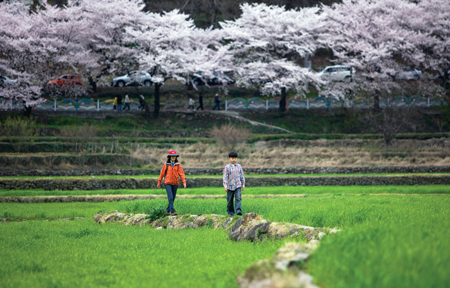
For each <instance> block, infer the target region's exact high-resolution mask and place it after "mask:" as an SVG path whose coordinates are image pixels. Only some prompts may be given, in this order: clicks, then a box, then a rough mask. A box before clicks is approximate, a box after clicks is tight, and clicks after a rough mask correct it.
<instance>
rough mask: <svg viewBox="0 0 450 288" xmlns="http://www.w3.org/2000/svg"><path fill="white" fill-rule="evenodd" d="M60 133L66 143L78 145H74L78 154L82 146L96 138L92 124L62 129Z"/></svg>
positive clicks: (95, 131)
mask: <svg viewBox="0 0 450 288" xmlns="http://www.w3.org/2000/svg"><path fill="white" fill-rule="evenodd" d="M60 133H61V136H63V137H64V138H65V140H66V142H72V143H73V142H75V143H76V144H79V145H76V147H77V148H76V152H77V153H78V152H79V151H81V148H82V147H83V146H84V145H86V144H87V143H88V142H89V141H90V140H92V139H93V138H94V137H96V136H97V134H98V130H97V128H96V127H95V126H93V125H92V124H87V123H84V124H83V125H82V126H76V127H63V128H61V132H60Z"/></svg>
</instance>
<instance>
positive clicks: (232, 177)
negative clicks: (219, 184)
mask: <svg viewBox="0 0 450 288" xmlns="http://www.w3.org/2000/svg"><path fill="white" fill-rule="evenodd" d="M223 187H226V188H227V189H228V190H236V189H237V188H241V187H245V177H244V170H242V166H241V165H239V164H234V165H233V164H231V163H230V164H228V165H227V166H225V169H223Z"/></svg>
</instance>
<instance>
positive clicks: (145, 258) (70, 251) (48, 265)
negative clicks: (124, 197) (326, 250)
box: [0, 220, 281, 288]
mask: <svg viewBox="0 0 450 288" xmlns="http://www.w3.org/2000/svg"><path fill="white" fill-rule="evenodd" d="M226 234H227V232H226V231H224V230H213V229H208V228H203V229H197V230H155V229H153V228H150V227H149V226H145V227H129V226H120V225H103V226H100V225H98V224H96V223H94V222H93V221H92V220H81V221H72V222H64V223H61V222H22V223H8V224H7V225H4V226H2V235H1V236H0V243H2V249H1V251H0V259H2V263H5V262H4V261H7V262H8V265H1V266H0V279H1V280H0V286H2V287H208V288H209V287H227V288H228V287H238V285H237V282H236V277H237V276H238V275H239V274H240V273H242V272H243V271H244V270H245V268H246V267H248V266H249V265H250V264H252V263H254V262H256V261H258V260H259V259H260V258H267V257H270V256H271V255H273V253H274V252H275V251H276V250H277V249H278V248H279V246H280V245H281V243H279V242H266V243H263V244H258V245H254V244H252V243H236V242H231V241H227V240H226V239H225V236H226Z"/></svg>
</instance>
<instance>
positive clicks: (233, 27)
mask: <svg viewBox="0 0 450 288" xmlns="http://www.w3.org/2000/svg"><path fill="white" fill-rule="evenodd" d="M241 9H242V15H241V17H239V18H238V19H236V20H235V21H225V22H224V23H221V26H222V33H223V36H222V37H223V39H224V42H225V43H228V44H227V45H226V47H227V49H228V51H229V53H231V54H232V55H233V56H234V57H233V67H234V68H235V73H236V74H237V75H238V77H239V79H238V82H237V83H238V85H241V86H244V87H249V86H252V85H260V90H261V92H262V93H263V94H264V95H279V94H281V101H280V108H279V109H280V111H285V110H286V95H287V91H288V90H289V89H293V90H295V91H296V93H297V94H304V93H305V92H306V86H305V85H304V84H305V83H308V82H309V81H311V80H314V82H313V83H316V84H317V85H318V84H320V83H322V81H321V80H320V79H319V78H317V76H316V74H315V73H313V72H312V71H310V70H309V69H307V68H304V67H300V65H298V64H297V63H299V62H300V60H301V58H304V57H306V56H308V55H312V54H314V52H315V51H316V50H317V48H319V47H321V40H322V37H324V36H325V34H323V33H321V31H322V30H323V28H324V23H325V21H324V17H325V15H324V14H323V13H320V9H319V8H303V9H296V10H286V9H285V8H284V7H279V6H268V5H265V4H243V5H241Z"/></svg>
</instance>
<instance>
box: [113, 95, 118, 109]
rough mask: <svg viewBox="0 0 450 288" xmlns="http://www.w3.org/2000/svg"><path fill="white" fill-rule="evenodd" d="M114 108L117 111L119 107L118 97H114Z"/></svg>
mask: <svg viewBox="0 0 450 288" xmlns="http://www.w3.org/2000/svg"><path fill="white" fill-rule="evenodd" d="M113 109H114V111H116V109H117V97H116V98H114V102H113Z"/></svg>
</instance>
